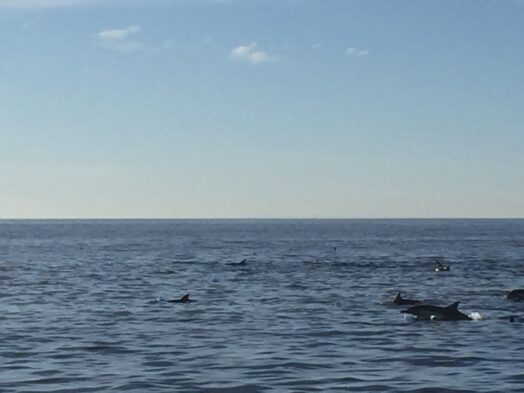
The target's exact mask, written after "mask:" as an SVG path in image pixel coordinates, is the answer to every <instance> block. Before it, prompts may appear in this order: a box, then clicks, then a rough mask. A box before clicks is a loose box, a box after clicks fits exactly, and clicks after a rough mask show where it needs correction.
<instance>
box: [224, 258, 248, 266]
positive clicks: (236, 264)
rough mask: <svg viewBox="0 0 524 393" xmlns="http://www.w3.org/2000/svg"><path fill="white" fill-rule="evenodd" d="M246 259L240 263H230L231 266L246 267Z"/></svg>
mask: <svg viewBox="0 0 524 393" xmlns="http://www.w3.org/2000/svg"><path fill="white" fill-rule="evenodd" d="M246 262H247V261H246V259H242V260H241V261H240V262H231V263H228V265H229V266H246Z"/></svg>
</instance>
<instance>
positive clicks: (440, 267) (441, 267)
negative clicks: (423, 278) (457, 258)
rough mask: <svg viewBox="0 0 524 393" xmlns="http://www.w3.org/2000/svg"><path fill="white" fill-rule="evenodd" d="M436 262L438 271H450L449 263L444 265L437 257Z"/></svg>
mask: <svg viewBox="0 0 524 393" xmlns="http://www.w3.org/2000/svg"><path fill="white" fill-rule="evenodd" d="M435 262H436V263H437V267H436V268H435V271H436V272H449V265H444V264H443V263H442V262H440V261H439V260H438V259H435Z"/></svg>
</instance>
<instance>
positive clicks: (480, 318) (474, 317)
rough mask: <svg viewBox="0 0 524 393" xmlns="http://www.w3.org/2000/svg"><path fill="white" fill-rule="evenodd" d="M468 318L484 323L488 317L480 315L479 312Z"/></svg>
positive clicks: (471, 314)
mask: <svg viewBox="0 0 524 393" xmlns="http://www.w3.org/2000/svg"><path fill="white" fill-rule="evenodd" d="M468 316H469V317H470V318H471V319H473V320H474V321H483V320H484V319H486V317H485V316H484V315H482V314H481V313H478V312H472V313H470V314H469V315H468Z"/></svg>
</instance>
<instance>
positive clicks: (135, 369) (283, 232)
mask: <svg viewBox="0 0 524 393" xmlns="http://www.w3.org/2000/svg"><path fill="white" fill-rule="evenodd" d="M244 258H245V259H246V265H245V266H234V265H230V263H235V262H239V261H241V260H242V259H244ZM434 258H439V259H440V260H441V261H443V262H445V263H446V264H449V265H450V266H451V269H450V271H449V272H435V262H434ZM523 273H524V220H160V221H156V220H143V221H140V220H121V221H118V220H117V221H111V220H109V221H105V220H102V221H97V220H93V221H89V220H86V221H47V220H44V221H0V392H5V393H8V392H107V391H112V392H215V393H216V392H236V393H239V392H340V391H350V392H523V391H524V332H523V330H524V302H522V303H518V302H511V301H509V300H506V298H505V295H506V293H507V291H509V290H511V289H514V288H524V274H523ZM398 291H402V294H403V296H404V297H406V298H416V299H423V300H424V301H425V302H428V303H431V304H435V305H441V306H443V305H448V304H451V303H453V302H455V301H460V306H459V309H460V310H461V311H462V312H464V313H466V314H470V315H475V316H476V318H475V320H473V321H457V322H450V321H440V322H436V321H433V322H430V321H414V320H413V319H409V318H405V316H404V314H402V313H400V310H402V309H403V308H405V307H398V306H394V305H393V304H391V301H392V299H393V297H394V296H395V295H396V293H397V292H398ZM186 293H190V294H191V297H192V298H193V299H195V300H196V301H195V302H191V303H187V304H177V303H169V302H167V300H170V299H177V298H180V297H181V296H182V295H184V294H186ZM511 315H514V316H515V317H516V318H515V322H513V323H511V322H509V317H510V316H511Z"/></svg>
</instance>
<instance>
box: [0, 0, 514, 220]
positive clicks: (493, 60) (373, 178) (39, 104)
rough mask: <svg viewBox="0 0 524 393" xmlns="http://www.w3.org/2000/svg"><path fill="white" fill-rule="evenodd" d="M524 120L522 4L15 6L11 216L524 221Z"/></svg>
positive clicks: (9, 122) (6, 6) (0, 5)
mask: <svg viewBox="0 0 524 393" xmlns="http://www.w3.org/2000/svg"><path fill="white" fill-rule="evenodd" d="M523 125H524V1H521V0H427V1H417V0H396V1H391V0H147V1H146V0H103V1H102V0H0V218H5V219H7V218H451V217H457V218H477V217H479V218H495V217H500V218H516V217H520V218H522V217H524V129H523Z"/></svg>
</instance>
